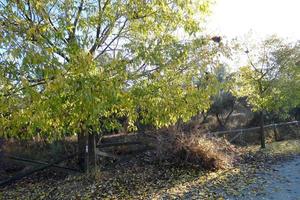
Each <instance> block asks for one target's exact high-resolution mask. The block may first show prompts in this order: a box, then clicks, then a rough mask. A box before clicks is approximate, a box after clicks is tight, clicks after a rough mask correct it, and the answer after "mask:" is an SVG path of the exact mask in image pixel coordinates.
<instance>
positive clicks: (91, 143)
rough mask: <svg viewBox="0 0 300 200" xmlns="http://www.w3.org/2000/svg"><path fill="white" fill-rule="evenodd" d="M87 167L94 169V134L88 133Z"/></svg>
mask: <svg viewBox="0 0 300 200" xmlns="http://www.w3.org/2000/svg"><path fill="white" fill-rule="evenodd" d="M88 150H89V166H91V167H92V168H95V167H96V134H95V133H89V147H88Z"/></svg>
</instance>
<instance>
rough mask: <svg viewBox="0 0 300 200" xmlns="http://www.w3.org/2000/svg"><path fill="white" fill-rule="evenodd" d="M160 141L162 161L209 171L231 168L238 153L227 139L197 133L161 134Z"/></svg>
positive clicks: (159, 150)
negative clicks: (199, 167)
mask: <svg viewBox="0 0 300 200" xmlns="http://www.w3.org/2000/svg"><path fill="white" fill-rule="evenodd" d="M158 141H159V142H158V155H159V157H160V159H161V160H169V161H172V162H173V163H174V164H175V163H177V164H190V165H193V166H201V167H203V168H205V169H208V170H217V169H225V168H228V167H230V166H231V165H232V163H233V156H234V154H235V153H236V152H237V150H236V149H235V148H234V146H233V145H231V144H230V143H229V142H227V141H226V140H225V139H217V138H209V137H207V136H204V135H202V134H197V133H161V134H159V136H158Z"/></svg>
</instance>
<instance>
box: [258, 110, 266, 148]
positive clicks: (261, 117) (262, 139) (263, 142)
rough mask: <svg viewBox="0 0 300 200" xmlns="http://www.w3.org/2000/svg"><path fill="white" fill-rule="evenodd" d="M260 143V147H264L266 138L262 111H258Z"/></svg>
mask: <svg viewBox="0 0 300 200" xmlns="http://www.w3.org/2000/svg"><path fill="white" fill-rule="evenodd" d="M259 125H260V145H261V148H262V149H264V148H266V139H265V131H264V114H263V111H260V124H259Z"/></svg>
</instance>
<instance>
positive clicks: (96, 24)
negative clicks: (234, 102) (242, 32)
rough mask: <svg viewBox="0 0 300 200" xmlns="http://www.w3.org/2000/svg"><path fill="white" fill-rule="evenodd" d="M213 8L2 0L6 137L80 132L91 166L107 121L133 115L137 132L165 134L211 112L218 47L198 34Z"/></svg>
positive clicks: (0, 63)
mask: <svg viewBox="0 0 300 200" xmlns="http://www.w3.org/2000/svg"><path fill="white" fill-rule="evenodd" d="M209 6H210V1H209V0H207V1H200V0H199V1H186V0H179V1H121V0H116V1H111V0H105V1H100V0H98V1H94V0H80V1H74V0H66V1H56V0H49V1H39V0H29V1H17V0H12V1H1V2H0V27H1V28H0V46H1V50H0V53H1V58H0V70H1V73H0V74H1V75H0V83H1V84H0V89H1V90H0V109H1V111H0V112H1V113H0V116H1V117H0V127H1V128H0V129H1V130H0V134H1V136H6V137H11V136H15V137H20V138H30V137H33V136H35V135H37V134H39V135H41V136H43V137H46V138H48V139H50V138H52V139H53V138H59V137H63V136H65V135H73V134H77V135H78V142H79V158H80V164H81V166H82V165H83V163H84V160H87V157H86V156H85V149H86V145H88V135H89V134H92V133H95V132H101V130H100V126H99V120H100V119H103V118H106V119H108V118H114V117H126V118H127V125H128V129H129V130H135V129H136V127H135V121H136V120H137V119H138V118H141V119H142V122H143V123H149V124H154V125H155V126H156V127H162V126H168V125H170V124H173V123H175V122H176V121H177V120H178V119H183V120H188V119H189V118H190V117H191V116H193V115H195V113H197V111H198V110H207V109H208V107H209V105H210V100H209V99H210V97H211V95H213V94H214V93H215V92H216V87H214V83H215V82H216V81H215V78H214V77H212V76H211V77H208V76H207V74H206V73H205V72H206V69H207V68H208V67H209V64H210V63H212V61H213V60H215V59H216V57H217V56H218V55H217V52H218V51H217V45H214V44H211V43H210V42H209V41H210V40H209V39H206V38H200V39H195V37H193V36H195V34H196V33H197V32H199V31H201V28H200V23H201V22H202V19H203V17H205V16H206V14H207V13H208V10H209ZM196 16H197V17H196ZM179 30H180V32H183V33H182V34H176V33H178V31H179ZM185 36H188V37H189V38H190V39H192V40H186V39H185V40H182V39H181V37H185ZM199 57H200V58H203V59H202V60H199V59H196V58H199ZM195 82H199V83H201V87H199V85H197V84H195ZM137 111H139V112H137ZM118 125H119V124H118V121H117V120H106V121H105V126H106V127H110V128H114V127H117V126H118ZM90 139H91V141H90V142H89V146H92V148H90V150H93V149H94V144H95V141H94V136H91V137H90ZM92 157H93V156H92ZM82 167H83V166H82Z"/></svg>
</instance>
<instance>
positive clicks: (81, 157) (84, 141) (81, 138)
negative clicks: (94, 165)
mask: <svg viewBox="0 0 300 200" xmlns="http://www.w3.org/2000/svg"><path fill="white" fill-rule="evenodd" d="M77 138H78V165H79V168H80V170H82V171H83V172H87V171H88V135H87V133H86V130H85V129H84V127H82V126H81V128H80V132H79V133H78V135H77Z"/></svg>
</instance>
